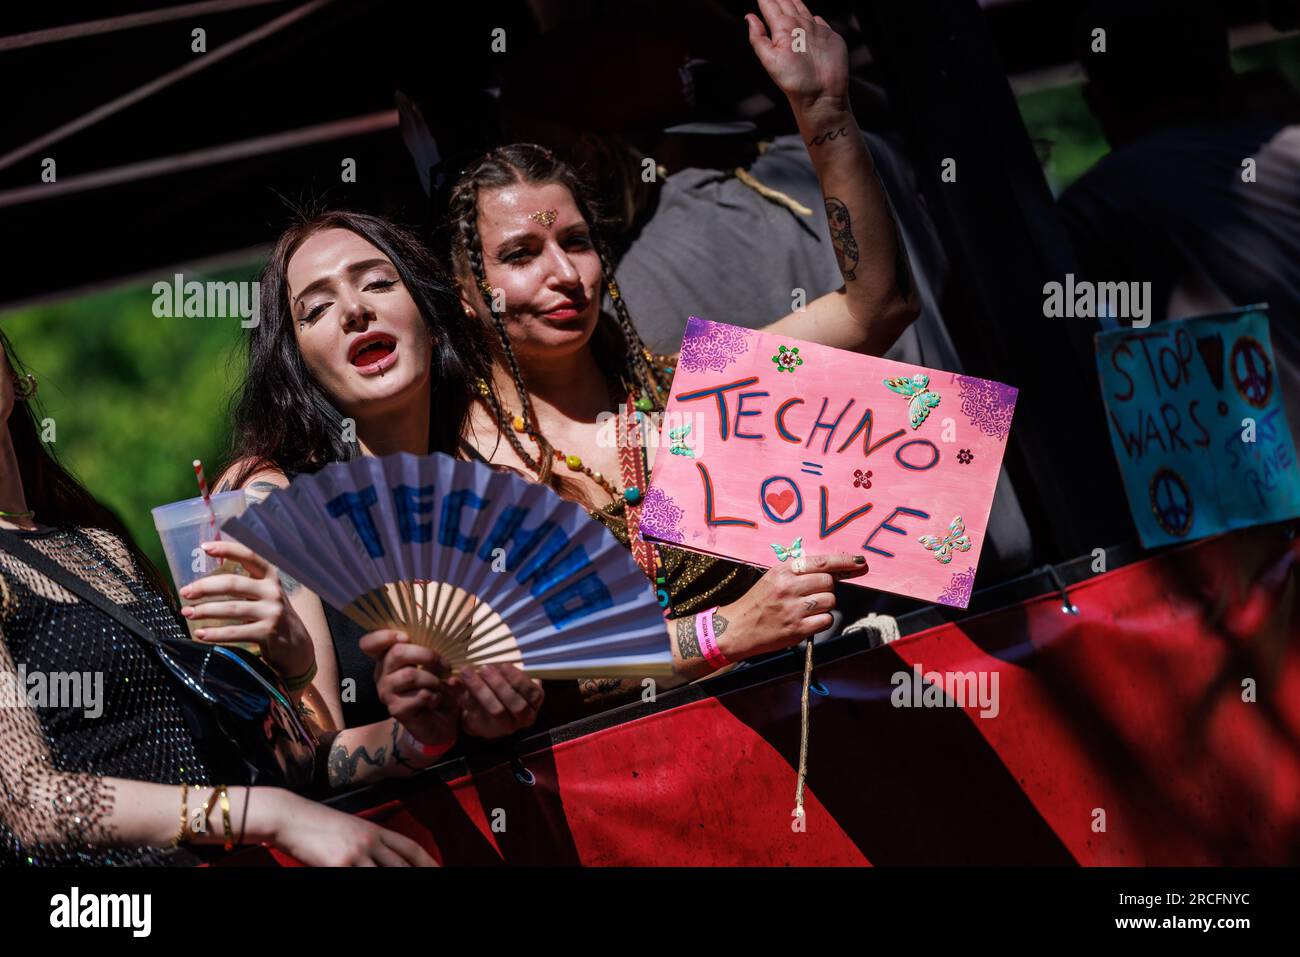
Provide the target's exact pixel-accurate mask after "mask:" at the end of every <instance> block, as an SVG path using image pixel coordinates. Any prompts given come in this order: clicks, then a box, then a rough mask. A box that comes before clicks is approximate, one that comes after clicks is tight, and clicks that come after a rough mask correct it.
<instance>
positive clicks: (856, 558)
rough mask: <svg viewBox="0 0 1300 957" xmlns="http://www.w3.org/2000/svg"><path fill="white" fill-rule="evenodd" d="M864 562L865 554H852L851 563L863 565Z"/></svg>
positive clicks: (865, 561) (865, 559)
mask: <svg viewBox="0 0 1300 957" xmlns="http://www.w3.org/2000/svg"><path fill="white" fill-rule="evenodd" d="M866 563H867V556H865V555H854V556H853V564H855V565H865V564H866Z"/></svg>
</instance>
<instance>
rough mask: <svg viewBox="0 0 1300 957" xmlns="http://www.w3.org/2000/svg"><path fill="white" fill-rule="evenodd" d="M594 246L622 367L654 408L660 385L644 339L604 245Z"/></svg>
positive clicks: (657, 404) (600, 243) (656, 404)
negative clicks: (622, 347) (622, 351)
mask: <svg viewBox="0 0 1300 957" xmlns="http://www.w3.org/2000/svg"><path fill="white" fill-rule="evenodd" d="M594 245H595V247H596V255H597V256H599V257H600V267H601V269H602V270H604V272H605V285H606V287H607V289H608V291H609V298H610V301H611V302H612V303H613V304H614V313H615V315H616V316H617V318H618V326H619V330H620V331H621V332H622V333H623V341H624V342H625V343H627V357H626V366H627V371H628V378H629V379H630V380H631V381H632V382H634V383H636V384H638V385H639V386H640V387H641V391H642V392H643V393H644V395H645V397H646V398H647V399H649V400H650V401H651V402H653V403H654V404H655V406H656V407H658V406H659V405H660V404H661V403H660V401H659V399H660V394H661V393H662V392H663V390H664V387H663V385H662V383H661V382H660V381H659V379H658V378H657V377H656V376H655V373H654V368H653V367H652V365H651V360H650V358H649V350H648V349H647V348H646V345H645V340H643V339H642V338H641V334H640V333H638V332H637V331H636V326H635V325H633V324H632V316H631V314H630V313H629V312H628V310H627V303H625V302H624V301H623V294H622V293H621V292H620V291H619V288H618V283H617V282H615V280H614V266H613V263H612V261H611V260H610V256H609V253H608V251H607V250H606V248H605V244H604V243H602V242H595V243H594Z"/></svg>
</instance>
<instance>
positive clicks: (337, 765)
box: [329, 722, 397, 788]
mask: <svg viewBox="0 0 1300 957" xmlns="http://www.w3.org/2000/svg"><path fill="white" fill-rule="evenodd" d="M393 723H394V724H396V723H397V722H393ZM387 759H388V749H387V748H376V749H375V753H374V754H373V755H372V754H371V753H370V752H369V751H367V750H366V749H365V746H364V745H361V746H359V747H358V748H357V749H356V750H355V751H348V749H347V746H346V745H344V744H342V743H340V742H339V741H335V742H334V747H333V748H331V749H330V756H329V781H330V787H335V788H342V787H347V786H348V785H349V784H351V783H352V781H353V780H354V779H355V778H356V776H357V765H358V763H359V762H361V761H364V762H365V763H366V764H368V765H370V766H371V767H372V768H381V767H383V766H384V761H386V760H387Z"/></svg>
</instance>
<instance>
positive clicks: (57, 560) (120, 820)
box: [0, 336, 459, 865]
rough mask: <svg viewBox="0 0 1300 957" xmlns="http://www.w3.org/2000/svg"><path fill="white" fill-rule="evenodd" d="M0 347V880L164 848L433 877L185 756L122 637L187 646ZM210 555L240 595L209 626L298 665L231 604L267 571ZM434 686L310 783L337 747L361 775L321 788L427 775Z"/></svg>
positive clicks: (196, 754) (170, 718) (446, 728)
mask: <svg viewBox="0 0 1300 957" xmlns="http://www.w3.org/2000/svg"><path fill="white" fill-rule="evenodd" d="M0 343H2V344H3V347H4V353H5V356H4V359H3V360H0V699H2V700H0V741H3V742H4V747H3V748H0V864H154V863H162V862H164V860H165V856H166V849H167V848H168V847H169V846H175V845H177V844H179V843H181V842H186V843H190V844H220V843H223V842H224V843H226V844H227V845H233V844H235V843H258V842H269V843H272V844H275V845H278V846H279V847H281V848H283V849H284V850H286V851H287V852H288V853H290V854H292V855H293V856H294V857H296V858H297V859H298V860H300V861H302V862H303V863H308V864H394V865H396V864H430V863H432V861H431V859H430V858H429V856H428V855H427V854H426V853H425V852H424V851H423V850H421V849H420V847H419V846H418V845H416V844H415V843H414V842H412V841H410V840H408V839H406V838H404V837H402V836H401V835H398V834H394V833H392V832H390V831H386V830H384V829H383V828H380V827H377V826H375V825H374V824H371V823H369V822H366V821H363V820H361V819H359V818H354V817H351V816H350V815H347V814H342V813H340V812H337V811H334V810H331V809H329V808H326V807H324V806H322V805H319V804H316V803H315V802H313V801H310V800H307V799H306V798H303V797H299V796H298V795H296V794H294V793H292V792H290V791H287V790H284V789H280V788H273V787H242V786H238V785H239V783H240V782H238V781H230V782H229V783H230V784H231V785H236V786H234V787H229V786H226V785H223V784H222V782H221V781H219V780H213V769H214V768H216V767H218V766H230V765H231V764H232V762H231V761H230V759H231V758H232V757H234V758H238V757H239V756H238V755H232V754H229V753H224V752H223V753H222V754H218V753H217V752H216V751H214V750H213V748H214V747H215V744H214V743H212V742H208V743H201V742H202V740H203V739H202V738H201V736H200V734H199V732H198V731H197V730H196V729H195V728H194V727H193V726H192V725H191V723H190V717H192V715H189V714H188V713H187V711H186V709H185V707H184V704H183V694H184V689H183V688H180V687H179V686H178V684H177V678H176V677H175V675H174V674H173V673H172V672H171V671H169V670H168V668H167V667H164V658H165V654H164V652H163V651H162V650H160V648H159V647H157V646H154V645H152V644H150V643H149V642H147V641H146V640H145V639H144V638H143V637H141V635H140V633H139V631H138V629H147V630H149V631H151V632H152V633H153V635H155V636H156V637H157V638H158V640H159V641H160V642H161V643H162V647H166V645H167V644H168V643H169V642H177V643H180V642H183V641H184V640H185V639H186V633H185V627H184V625H183V624H182V622H181V619H180V617H178V616H177V614H176V612H175V609H174V608H173V607H172V606H171V604H170V603H169V601H168V599H167V598H166V597H164V596H165V595H166V594H167V591H166V586H165V585H164V584H163V583H162V581H161V578H160V577H159V575H158V573H157V571H156V570H155V569H153V568H152V566H151V565H150V563H149V562H148V560H147V559H146V558H145V557H144V555H143V554H142V553H141V552H140V551H139V549H138V548H137V547H136V546H135V544H134V543H133V542H132V541H131V538H130V536H129V535H128V534H127V533H126V531H125V530H124V529H123V528H122V526H121V524H120V523H119V522H118V521H117V519H116V518H114V517H113V515H112V514H111V513H110V512H109V511H108V510H107V509H105V508H104V507H103V506H102V505H100V504H99V503H98V502H96V501H95V499H94V498H92V497H91V495H90V494H89V493H88V492H87V491H86V490H85V489H84V488H83V487H82V486H81V485H80V484H78V483H77V481H76V480H75V479H74V478H73V477H72V476H71V475H69V474H68V472H67V471H65V470H64V469H63V468H62V467H61V466H60V465H59V463H58V462H57V460H56V459H55V458H54V456H53V455H52V454H51V453H50V451H49V450H48V448H47V447H46V446H45V445H44V444H43V443H42V442H41V440H40V437H39V430H38V428H37V425H36V423H37V421H38V418H39V417H38V415H37V413H36V412H35V410H34V409H33V408H32V406H33V405H34V403H35V395H36V380H35V378H34V377H33V376H32V375H30V374H27V373H26V372H25V371H24V370H23V367H22V365H21V364H20V363H19V362H18V361H17V359H16V358H15V357H14V355H13V352H12V350H11V349H10V346H9V343H8V341H7V340H5V339H4V338H3V337H2V336H0ZM15 370H18V371H17V372H15ZM221 544H222V545H223V546H224V550H223V552H222V554H223V557H227V558H231V559H233V560H236V561H239V562H241V563H242V564H244V565H245V567H246V568H247V569H248V570H249V573H250V577H249V578H248V581H250V582H253V583H254V585H252V586H249V587H250V588H251V589H252V592H249V593H243V594H240V595H237V596H236V599H238V600H228V601H226V602H225V603H224V605H225V606H226V607H225V609H220V610H222V611H224V612H229V613H230V616H231V617H233V618H238V619H241V620H243V621H245V622H247V623H248V624H250V625H255V626H259V627H260V628H261V629H262V633H263V634H264V635H268V636H269V635H271V634H274V635H275V636H276V639H277V640H276V641H274V642H272V641H270V640H269V639H268V640H267V642H266V643H265V644H264V648H267V649H273V650H275V651H277V652H279V651H281V650H282V651H283V653H284V654H285V655H287V656H288V658H286V659H285V660H290V659H291V658H292V656H293V654H295V653H296V654H299V655H301V652H302V650H303V649H302V647H301V646H302V644H303V643H304V642H307V641H308V639H307V638H306V637H305V634H304V633H303V632H302V629H301V624H300V623H297V621H296V618H295V616H293V614H292V612H284V611H283V610H282V609H281V608H280V607H278V605H277V603H276V602H275V601H271V600H263V601H252V600H245V599H246V598H247V597H248V595H249V594H251V593H254V592H256V588H257V585H256V583H258V582H264V581H265V580H266V579H267V577H268V573H269V572H270V568H269V566H267V565H266V563H265V562H263V561H262V560H261V559H259V558H257V556H255V555H253V554H252V553H251V552H250V551H248V550H247V549H245V548H243V547H242V546H240V545H237V544H236V543H233V542H227V543H221ZM232 577H233V576H232ZM241 577H242V576H241ZM263 597H265V596H263ZM209 609H210V610H213V611H215V610H219V609H218V606H217V605H215V604H214V605H211V606H209ZM216 630H218V631H219V630H220V629H216ZM213 639H216V641H214V643H217V641H219V640H220V639H219V636H216V635H212V636H209V640H213ZM178 647H179V645H178ZM306 651H307V653H308V657H310V647H309V646H308V647H307V649H306ZM274 657H275V655H274V654H268V658H274ZM270 663H271V664H276V662H275V661H274V660H272V661H271V662H270ZM394 663H396V662H394ZM281 664H283V662H281ZM444 674H445V672H444ZM435 677H436V676H435ZM438 681H439V687H438V689H437V690H438V693H439V695H440V700H439V702H437V705H438V706H437V707H436V708H435V707H432V706H431V705H430V702H428V701H427V700H426V701H422V702H420V704H421V709H420V714H419V715H418V717H417V718H416V719H415V720H414V721H413V722H412V725H411V727H412V728H414V729H416V733H418V734H420V735H421V737H420V738H419V739H416V738H415V737H414V735H413V734H412V733H411V731H408V730H407V729H406V728H405V727H403V726H402V725H400V724H399V723H398V722H397V721H390V722H389V723H388V724H387V725H383V726H374V727H372V728H368V729H358V730H357V731H355V732H342V733H341V734H339V735H337V736H331V737H329V738H327V739H326V740H325V741H324V742H322V743H321V744H320V746H319V748H318V751H317V754H318V757H317V760H318V761H319V762H320V763H321V765H322V767H323V764H324V761H325V759H326V756H327V755H329V756H330V757H332V756H333V755H334V754H335V753H336V749H337V748H339V747H342V748H344V750H345V751H350V753H353V754H359V755H364V758H363V760H364V761H365V764H366V766H365V767H363V768H361V769H360V773H359V774H358V773H356V769H355V768H341V769H339V768H333V767H331V768H330V769H329V773H328V778H329V782H328V783H329V784H330V785H336V786H341V785H344V784H350V783H353V782H354V781H355V780H358V779H362V780H375V779H378V778H380V777H388V776H395V775H405V774H410V773H414V771H416V770H419V769H420V768H423V767H426V766H428V765H430V764H432V758H431V757H430V756H429V755H428V749H429V748H431V747H433V746H435V745H447V744H448V743H449V741H450V740H454V736H455V721H456V715H457V713H458V711H459V704H458V701H457V697H458V695H459V689H458V688H457V687H456V686H455V684H454V683H452V682H445V681H442V680H441V679H438ZM56 685H57V687H59V688H60V689H75V690H74V691H72V693H70V694H69V693H68V692H67V691H65V690H61V691H60V692H59V693H55V690H54V689H55V687H56ZM87 685H89V687H87ZM41 689H44V690H41ZM398 710H403V711H404V710H405V709H400V708H399V709H398ZM424 742H427V743H428V747H426V746H424V745H423V744H422V743H424ZM234 763H238V762H237V761H236V762H234ZM355 763H356V762H354V765H355ZM322 777H325V775H324V774H322ZM321 783H322V784H324V783H325V782H324V781H322V782H321Z"/></svg>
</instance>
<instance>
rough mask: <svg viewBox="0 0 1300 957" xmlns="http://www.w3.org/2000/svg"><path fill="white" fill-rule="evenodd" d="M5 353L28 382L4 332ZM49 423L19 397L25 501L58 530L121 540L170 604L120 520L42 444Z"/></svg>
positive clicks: (16, 432) (17, 445)
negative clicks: (90, 531) (93, 531)
mask: <svg viewBox="0 0 1300 957" xmlns="http://www.w3.org/2000/svg"><path fill="white" fill-rule="evenodd" d="M0 347H2V348H3V349H4V354H5V358H7V359H8V360H9V367H10V368H11V369H13V372H14V375H16V376H17V377H18V378H20V379H21V378H24V377H25V376H26V375H27V367H26V366H25V365H23V362H22V360H21V359H19V358H18V355H17V353H15V352H14V347H13V344H12V343H10V341H9V337H8V336H6V335H5V334H4V333H3V332H0ZM44 418H45V415H44V412H43V410H42V409H41V406H40V401H39V399H38V398H37V396H35V395H32V396H30V397H29V398H27V399H20V398H19V397H18V396H17V395H15V396H14V407H13V409H12V410H11V411H10V413H9V423H8V425H9V440H10V441H11V442H12V443H13V447H14V455H15V456H16V457H17V459H18V475H19V477H20V478H21V479H22V483H23V497H24V498H25V499H26V500H27V507H28V508H30V509H31V510H32V512H33V513H34V514H35V516H36V517H37V518H39V519H40V521H41V524H43V525H49V526H51V527H54V528H64V529H72V528H102V529H104V530H105V531H108V532H111V533H112V534H114V535H116V536H117V537H118V538H120V539H121V540H122V544H123V545H125V546H126V549H127V551H128V552H130V554H131V557H132V558H133V559H134V560H135V562H136V564H137V565H138V566H139V568H140V573H141V574H142V575H143V576H144V577H145V578H146V579H147V580H148V582H149V584H151V585H153V586H154V588H155V589H157V591H158V593H159V594H160V595H162V596H163V598H164V599H166V600H167V601H168V602H171V601H172V597H171V588H170V587H169V586H168V584H167V580H166V579H165V578H164V577H163V575H162V573H161V572H160V571H159V570H158V569H157V567H155V566H154V564H153V562H151V561H149V559H148V558H147V557H145V554H144V552H143V551H141V550H140V547H139V546H138V545H137V544H136V543H135V539H133V538H132V537H131V533H130V532H128V531H127V530H126V526H125V525H123V524H122V522H121V520H120V519H118V517H117V516H116V515H114V514H113V512H112V511H111V510H110V509H109V508H108V507H107V506H105V505H103V504H101V503H100V502H99V501H98V500H96V498H95V497H94V496H93V495H91V494H90V492H89V491H87V490H86V487H85V486H84V485H82V484H81V483H80V482H78V481H77V480H76V478H75V477H73V475H72V473H71V472H69V471H68V470H67V469H66V468H64V467H63V465H62V464H60V462H59V460H58V458H57V457H56V456H55V454H54V452H53V451H51V450H50V447H49V446H48V445H46V444H45V443H44V442H43V441H41V429H40V426H39V424H38V423H40V421H41V420H42V419H44Z"/></svg>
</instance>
